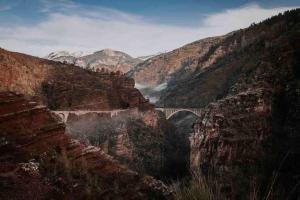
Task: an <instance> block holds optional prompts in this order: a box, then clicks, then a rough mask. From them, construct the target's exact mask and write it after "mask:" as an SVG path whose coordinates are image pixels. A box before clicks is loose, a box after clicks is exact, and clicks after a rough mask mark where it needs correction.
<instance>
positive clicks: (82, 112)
mask: <svg viewBox="0 0 300 200" xmlns="http://www.w3.org/2000/svg"><path fill="white" fill-rule="evenodd" d="M124 111H126V109H123V110H74V111H73V110H55V111H52V113H54V114H56V115H58V116H59V117H60V119H61V120H62V121H63V122H64V123H66V122H67V120H68V117H69V115H70V114H75V115H77V116H79V115H85V114H87V113H105V114H109V115H110V117H114V116H117V115H118V114H119V113H120V112H124Z"/></svg>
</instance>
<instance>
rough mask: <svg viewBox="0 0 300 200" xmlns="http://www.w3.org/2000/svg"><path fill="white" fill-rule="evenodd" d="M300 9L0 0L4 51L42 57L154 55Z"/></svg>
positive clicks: (165, 1)
mask: <svg viewBox="0 0 300 200" xmlns="http://www.w3.org/2000/svg"><path fill="white" fill-rule="evenodd" d="M299 6H300V0H273V1H272V0H261V1H255V2H254V1H248V0H226V1H225V0H224V1H221V0H209V1H208V0H206V1H204V0H0V47H2V48H5V49H8V50H13V51H18V52H23V53H27V54H31V55H35V56H40V57H44V56H46V55H47V54H49V53H50V52H52V51H59V50H68V51H83V52H93V51H96V50H101V49H104V48H111V49H115V50H120V51H124V52H126V53H128V54H130V55H132V56H142V55H150V54H153V53H157V52H163V51H169V50H172V49H174V48H178V47H180V46H182V45H184V44H187V43H189V42H193V41H195V40H199V39H201V38H205V37H209V36H216V35H221V34H225V33H227V32H230V31H233V30H236V29H240V28H245V27H247V26H249V25H250V24H251V23H253V22H259V21H261V20H263V19H266V18H268V17H270V16H273V15H276V14H278V13H279V12H283V11H285V10H288V9H292V8H297V7H299Z"/></svg>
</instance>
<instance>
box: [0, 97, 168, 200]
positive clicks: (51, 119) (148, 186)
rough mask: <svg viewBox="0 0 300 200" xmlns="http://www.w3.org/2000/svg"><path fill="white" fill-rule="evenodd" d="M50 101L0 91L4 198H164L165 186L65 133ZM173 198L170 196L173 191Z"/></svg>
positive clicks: (0, 160) (0, 193)
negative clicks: (42, 103)
mask: <svg viewBox="0 0 300 200" xmlns="http://www.w3.org/2000/svg"><path fill="white" fill-rule="evenodd" d="M64 131H65V127H64V125H63V124H62V123H59V122H58V121H57V118H56V117H55V116H53V115H52V114H51V113H50V112H49V111H48V109H47V108H46V107H44V106H39V105H38V104H37V103H36V102H33V101H29V100H27V99H25V98H24V97H23V96H22V95H17V94H14V93H11V92H1V93H0V138H1V143H0V177H1V178H0V185H1V191H0V198H1V199H165V198H167V197H168V195H169V193H168V190H167V188H166V187H165V186H164V185H163V184H162V183H161V182H159V181H156V180H154V179H153V178H151V177H147V176H141V175H139V174H137V173H136V172H133V171H131V170H128V169H127V168H126V167H124V166H121V165H120V164H119V163H118V162H116V161H114V160H113V159H112V158H111V157H110V156H108V155H107V154H105V153H104V151H103V150H102V149H100V148H97V147H94V146H85V145H83V144H81V143H80V142H79V141H76V140H73V139H70V137H69V136H68V135H66V134H64ZM170 198H171V197H170Z"/></svg>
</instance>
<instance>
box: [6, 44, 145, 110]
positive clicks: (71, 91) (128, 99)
mask: <svg viewBox="0 0 300 200" xmlns="http://www.w3.org/2000/svg"><path fill="white" fill-rule="evenodd" d="M0 70H1V74H0V83H1V85H0V90H1V91H7V90H8V91H15V92H19V93H23V94H25V95H28V96H36V97H37V98H38V99H39V101H40V102H41V103H44V104H45V105H47V106H48V107H49V108H50V109H53V110H80V109H81V110H83V109H84V110H112V109H122V108H123V109H124V108H129V107H139V106H141V107H145V106H146V107H147V106H149V104H148V103H147V101H146V100H145V99H144V98H143V96H142V95H141V93H140V92H139V91H138V90H137V89H135V88H134V80H133V79H131V78H127V77H125V76H124V75H121V74H120V73H106V72H101V73H96V72H90V71H87V70H84V69H82V68H80V67H76V66H74V65H67V64H62V63H59V62H54V61H48V60H45V59H40V58H36V57H32V56H28V55H24V54H20V53H14V52H9V51H6V50H4V49H0ZM150 107H151V106H150Z"/></svg>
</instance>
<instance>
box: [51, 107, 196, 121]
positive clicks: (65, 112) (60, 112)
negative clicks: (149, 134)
mask: <svg viewBox="0 0 300 200" xmlns="http://www.w3.org/2000/svg"><path fill="white" fill-rule="evenodd" d="M126 110H128V109H123V110H74V111H68V110H56V111H52V113H54V114H56V115H58V116H59V117H60V118H61V120H62V121H63V122H64V123H66V122H67V120H68V117H69V115H70V114H75V115H77V116H78V115H84V114H87V113H106V114H109V115H110V117H114V116H117V115H118V114H119V113H120V112H124V111H126ZM155 110H159V111H161V112H163V113H164V114H165V115H166V118H167V119H169V118H170V117H172V116H173V115H175V114H176V113H178V112H182V111H187V112H191V113H194V114H195V115H197V116H198V117H199V116H200V115H201V109H200V108H155Z"/></svg>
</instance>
